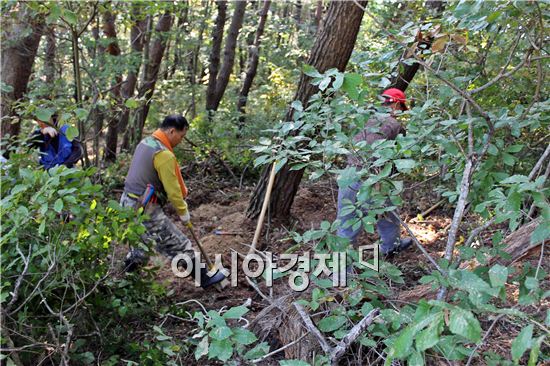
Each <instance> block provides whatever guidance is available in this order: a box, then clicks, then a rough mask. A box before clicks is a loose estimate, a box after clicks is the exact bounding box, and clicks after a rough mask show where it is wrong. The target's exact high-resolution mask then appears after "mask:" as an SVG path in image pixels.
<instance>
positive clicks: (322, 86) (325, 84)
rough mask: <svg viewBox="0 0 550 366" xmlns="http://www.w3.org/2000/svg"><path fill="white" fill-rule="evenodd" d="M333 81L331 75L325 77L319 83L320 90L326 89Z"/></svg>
mask: <svg viewBox="0 0 550 366" xmlns="http://www.w3.org/2000/svg"><path fill="white" fill-rule="evenodd" d="M331 81H332V78H331V77H330V76H327V77H325V78H324V79H323V80H322V81H321V82H320V83H319V86H318V88H319V90H321V91H324V90H325V89H326V88H327V87H328V86H329V84H330V82H331Z"/></svg>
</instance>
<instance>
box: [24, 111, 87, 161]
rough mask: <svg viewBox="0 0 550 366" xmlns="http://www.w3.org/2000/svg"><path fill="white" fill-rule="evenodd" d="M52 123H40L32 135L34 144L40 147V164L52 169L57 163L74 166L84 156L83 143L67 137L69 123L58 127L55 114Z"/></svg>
mask: <svg viewBox="0 0 550 366" xmlns="http://www.w3.org/2000/svg"><path fill="white" fill-rule="evenodd" d="M50 122H52V123H51V125H46V124H44V123H39V125H40V129H38V130H36V131H35V132H34V133H33V136H32V139H31V141H32V146H34V147H38V148H39V149H40V164H41V165H42V166H43V167H44V169H46V170H47V169H50V168H53V167H54V166H57V165H65V166H67V167H68V168H72V167H73V166H74V164H75V163H76V162H78V160H79V159H80V158H81V157H82V145H81V144H80V142H79V141H77V140H76V139H73V140H72V141H71V140H69V139H68V138H67V129H68V128H69V126H68V125H63V126H61V127H60V128H59V129H56V126H57V118H56V116H53V117H52V118H51V120H50Z"/></svg>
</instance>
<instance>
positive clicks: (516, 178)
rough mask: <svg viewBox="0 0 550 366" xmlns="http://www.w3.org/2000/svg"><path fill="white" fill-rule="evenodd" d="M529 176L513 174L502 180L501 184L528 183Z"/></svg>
mask: <svg viewBox="0 0 550 366" xmlns="http://www.w3.org/2000/svg"><path fill="white" fill-rule="evenodd" d="M528 182H529V178H528V177H527V176H525V175H519V174H516V175H512V176H511V177H508V178H506V179H504V180H503V181H501V182H500V183H501V184H516V183H528Z"/></svg>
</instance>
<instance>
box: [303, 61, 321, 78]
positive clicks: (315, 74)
mask: <svg viewBox="0 0 550 366" xmlns="http://www.w3.org/2000/svg"><path fill="white" fill-rule="evenodd" d="M303 70H304V74H306V75H307V76H309V77H312V78H320V77H321V76H322V75H321V74H320V73H319V71H317V70H315V68H314V67H313V66H311V65H308V64H304V66H303Z"/></svg>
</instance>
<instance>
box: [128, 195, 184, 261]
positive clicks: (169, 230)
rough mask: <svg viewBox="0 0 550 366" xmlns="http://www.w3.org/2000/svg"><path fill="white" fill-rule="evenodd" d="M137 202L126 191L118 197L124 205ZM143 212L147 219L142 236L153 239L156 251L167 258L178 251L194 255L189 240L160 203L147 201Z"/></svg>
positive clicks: (148, 239)
mask: <svg viewBox="0 0 550 366" xmlns="http://www.w3.org/2000/svg"><path fill="white" fill-rule="evenodd" d="M137 203H138V201H137V200H136V199H134V198H132V197H129V196H128V195H127V194H126V192H125V193H123V194H122V197H121V198H120V204H121V205H122V206H124V207H136V205H137ZM145 213H146V214H147V215H148V216H149V219H148V220H145V221H144V222H143V225H144V226H145V228H146V232H145V234H143V236H142V239H143V240H144V241H147V242H150V241H154V242H155V244H156V245H155V249H156V250H157V252H159V253H161V254H162V255H164V256H166V257H168V258H169V259H172V258H173V257H175V256H176V255H178V254H180V253H181V254H187V255H189V256H190V257H191V258H193V257H194V254H193V244H192V243H191V240H189V238H187V236H185V234H183V233H182V232H181V230H180V229H179V228H178V227H177V226H176V224H174V223H173V222H172V220H170V218H169V217H168V216H166V214H165V213H164V211H163V210H162V207H160V205H158V204H156V203H149V205H147V209H146V211H145ZM134 251H135V249H133V248H132V249H131V252H130V255H132V253H133V252H134Z"/></svg>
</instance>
